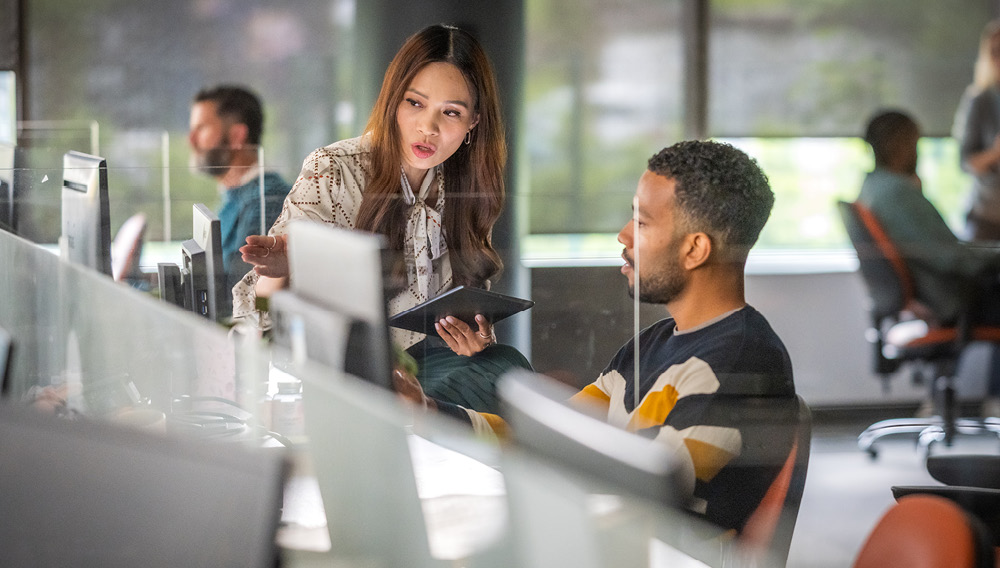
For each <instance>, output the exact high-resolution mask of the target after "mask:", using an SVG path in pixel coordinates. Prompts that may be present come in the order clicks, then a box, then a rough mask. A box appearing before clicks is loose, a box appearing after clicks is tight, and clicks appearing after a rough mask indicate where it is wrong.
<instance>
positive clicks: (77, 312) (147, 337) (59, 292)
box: [0, 231, 266, 437]
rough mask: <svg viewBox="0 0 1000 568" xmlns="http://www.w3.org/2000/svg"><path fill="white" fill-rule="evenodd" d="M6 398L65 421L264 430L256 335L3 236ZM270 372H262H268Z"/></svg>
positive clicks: (226, 431) (217, 432)
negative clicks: (8, 342)
mask: <svg viewBox="0 0 1000 568" xmlns="http://www.w3.org/2000/svg"><path fill="white" fill-rule="evenodd" d="M0 264H2V265H3V266H5V267H11V269H6V270H4V271H2V272H0V289H2V290H3V291H4V294H5V295H6V296H7V299H6V300H5V301H3V302H0V326H2V327H4V328H6V329H7V331H8V332H9V333H10V334H11V337H12V340H13V355H12V359H11V367H10V373H9V375H10V376H9V377H8V378H7V381H8V385H7V394H8V397H9V398H11V399H13V400H14V401H20V402H23V403H24V404H30V405H34V406H37V407H39V408H43V409H45V410H49V411H52V412H55V413H58V414H63V415H68V416H71V417H73V416H80V417H93V418H100V419H110V420H122V421H126V422H132V421H146V420H151V421H152V420H154V417H157V416H158V417H159V418H158V420H159V423H158V427H159V428H165V429H167V430H176V431H178V432H188V433H191V434H199V435H209V436H210V437H216V436H220V437H226V436H235V435H237V434H241V435H246V434H254V433H256V432H257V429H258V423H257V409H258V403H259V401H260V399H261V397H262V396H263V395H264V391H263V388H262V387H263V384H264V383H265V382H266V374H265V373H266V366H262V364H258V363H254V361H258V360H259V359H258V358H259V356H260V355H259V348H258V347H256V346H255V343H256V342H259V340H258V339H257V338H247V337H243V336H240V335H238V334H235V333H231V332H230V330H229V329H227V328H226V327H224V326H222V325H220V324H217V323H213V322H210V321H208V320H206V319H204V318H202V317H199V316H196V315H195V314H193V313H190V312H186V311H183V310H181V309H178V308H177V307H174V306H171V305H167V304H165V303H163V302H160V301H158V300H157V299H156V298H154V297H153V296H152V295H151V294H148V293H144V292H140V291H138V290H134V289H132V288H130V287H128V286H125V285H123V284H120V283H116V282H114V281H113V280H112V279H111V278H109V277H108V276H106V275H102V274H99V273H97V272H96V271H93V270H90V269H87V268H83V267H79V266H76V265H73V264H70V263H67V262H64V261H63V260H61V259H60V258H59V257H58V256H57V255H56V254H53V252H52V251H50V250H47V249H46V248H43V247H40V246H38V245H35V244H33V243H31V242H29V241H27V240H25V239H22V238H20V237H18V236H15V235H12V234H10V233H8V232H5V231H0ZM261 369H264V371H261Z"/></svg>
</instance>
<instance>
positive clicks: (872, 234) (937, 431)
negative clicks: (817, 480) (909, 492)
mask: <svg viewBox="0 0 1000 568" xmlns="http://www.w3.org/2000/svg"><path fill="white" fill-rule="evenodd" d="M837 205H838V208H839V210H840V215H841V217H842V219H843V222H844V226H845V228H846V229H847V235H848V237H850V239H851V243H852V244H853V245H854V249H855V250H856V251H857V254H858V263H859V266H860V272H861V277H862V279H863V280H864V282H865V285H866V287H867V289H868V296H869V301H870V306H869V309H870V313H871V320H872V327H871V328H870V329H869V330H868V332H867V335H868V338H869V340H870V341H872V343H873V346H874V351H875V353H874V355H875V360H874V368H875V372H876V373H878V374H879V375H880V376H882V377H883V379H884V380H886V381H888V379H889V377H890V375H891V374H892V373H893V372H895V371H896V370H898V369H899V368H900V366H901V365H902V364H903V363H905V362H914V363H919V364H924V365H926V366H927V367H928V368H929V369H930V371H931V372H932V373H933V380H932V381H931V396H932V398H933V400H934V408H935V410H934V416H931V417H929V418H895V419H889V420H882V421H880V422H876V423H875V424H872V425H871V426H869V427H868V428H867V429H865V431H864V432H862V433H861V435H860V436H858V447H859V448H861V449H862V450H864V451H867V452H868V453H869V454H870V455H871V456H872V457H873V458H874V457H876V456H877V450H876V449H875V447H874V446H873V444H874V443H875V441H876V440H878V439H879V438H881V437H883V436H887V435H890V434H917V435H918V441H919V444H920V446H921V447H923V448H925V450H927V451H928V452H929V450H930V446H931V445H932V444H934V443H935V442H944V443H945V444H946V445H949V446H950V445H951V443H952V441H953V439H954V437H955V435H956V434H982V433H994V434H1000V420H997V419H995V418H988V419H985V420H981V419H978V418H959V417H958V415H957V406H958V404H957V400H956V399H955V387H954V379H955V374H956V370H957V367H958V359H959V356H960V355H961V353H962V350H963V349H965V347H966V346H967V345H968V343H969V342H971V341H990V342H1000V328H997V327H990V326H972V325H970V324H969V319H968V317H967V316H965V315H963V316H960V317H959V320H958V322H957V323H956V324H955V325H952V326H942V325H939V324H937V323H936V322H935V321H934V318H933V314H932V313H931V312H930V310H929V309H928V308H927V307H926V306H923V305H922V304H920V302H918V301H917V300H916V296H915V291H914V290H915V289H914V284H913V279H912V276H911V274H910V271H909V269H908V268H907V265H906V261H905V259H904V258H903V255H902V254H901V253H900V251H899V249H898V248H897V247H896V245H895V244H894V243H893V242H892V241H891V240H890V239H889V238H888V236H887V235H886V234H885V231H884V230H883V229H882V227H881V225H880V224H879V222H878V220H877V219H876V218H875V216H874V215H873V214H872V213H871V211H869V210H868V209H867V208H866V207H864V206H863V205H861V204H859V203H848V202H845V201H840V202H838V204H837Z"/></svg>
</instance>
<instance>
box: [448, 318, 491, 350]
mask: <svg viewBox="0 0 1000 568" xmlns="http://www.w3.org/2000/svg"><path fill="white" fill-rule="evenodd" d="M476 324H477V325H478V327H479V329H478V330H474V329H472V328H471V327H469V324H467V323H465V322H464V321H462V320H460V319H458V318H455V317H452V316H448V317H446V318H443V319H442V320H440V321H438V322H437V323H435V324H434V328H435V329H436V330H437V332H438V335H440V336H441V339H443V340H444V342H445V343H447V344H448V347H450V348H451V350H452V351H454V352H455V353H458V354H459V355H464V356H466V357H471V356H473V355H475V354H476V353H479V352H480V351H482V350H483V349H486V348H487V347H489V346H490V345H493V344H494V343H495V340H494V339H493V326H491V325H490V322H488V321H486V318H485V317H483V316H482V315H477V316H476Z"/></svg>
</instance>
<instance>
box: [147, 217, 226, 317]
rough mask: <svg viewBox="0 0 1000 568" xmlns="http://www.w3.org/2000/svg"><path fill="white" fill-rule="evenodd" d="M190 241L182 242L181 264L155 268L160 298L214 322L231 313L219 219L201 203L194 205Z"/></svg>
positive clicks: (159, 265)
mask: <svg viewBox="0 0 1000 568" xmlns="http://www.w3.org/2000/svg"><path fill="white" fill-rule="evenodd" d="M192 225H193V236H192V238H190V239H188V240H186V241H184V242H183V243H181V255H182V257H183V260H184V264H183V266H181V267H178V266H177V265H174V264H170V263H160V264H158V265H157V273H158V276H159V290H160V299H162V300H164V301H166V302H170V303H172V304H174V305H177V306H180V307H182V308H184V309H186V310H190V311H193V312H194V313H196V314H198V315H201V316H203V317H206V318H208V319H210V320H213V321H220V322H221V321H224V320H226V319H228V318H229V317H230V316H231V315H232V313H233V301H232V297H231V294H230V292H229V290H227V289H226V270H225V266H224V265H223V263H222V227H221V225H220V223H219V218H218V217H216V216H215V213H213V212H212V210H211V209H209V208H208V207H206V206H205V205H203V204H201V203H196V204H195V205H194V222H193V224H192Z"/></svg>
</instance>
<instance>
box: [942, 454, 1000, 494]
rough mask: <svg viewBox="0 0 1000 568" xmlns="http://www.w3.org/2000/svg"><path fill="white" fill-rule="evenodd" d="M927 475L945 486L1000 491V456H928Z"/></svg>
mask: <svg viewBox="0 0 1000 568" xmlns="http://www.w3.org/2000/svg"><path fill="white" fill-rule="evenodd" d="M927 473H929V474H931V477H933V478H934V479H936V480H938V481H940V482H941V483H944V484H945V485H958V486H965V487H982V488H985V489H1000V456H997V455H992V454H970V455H958V454H941V455H935V456H928V457H927Z"/></svg>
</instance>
